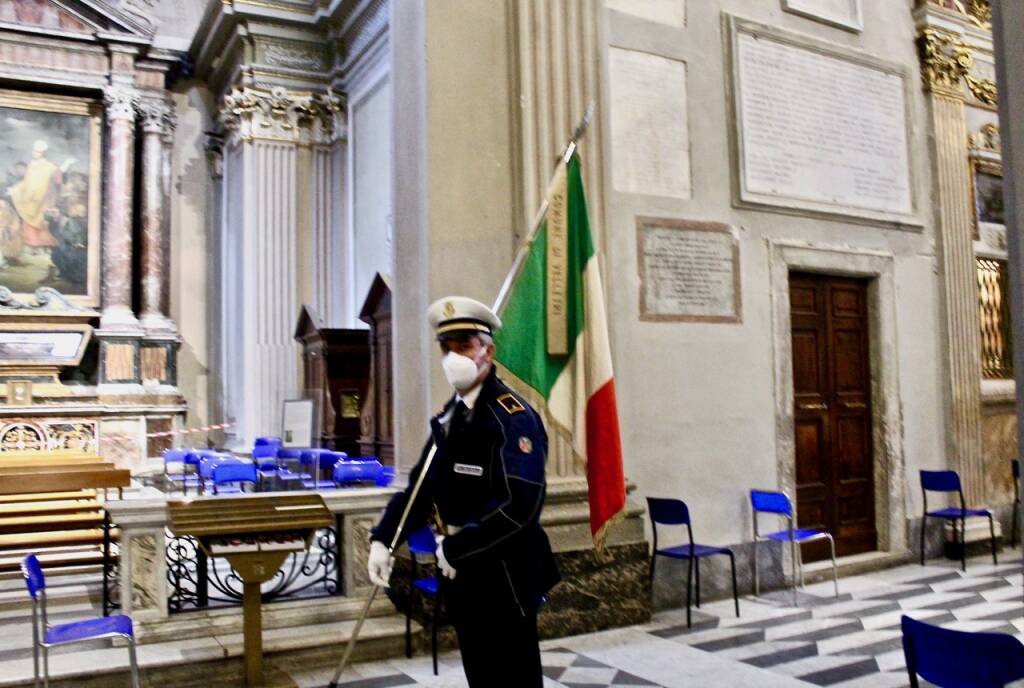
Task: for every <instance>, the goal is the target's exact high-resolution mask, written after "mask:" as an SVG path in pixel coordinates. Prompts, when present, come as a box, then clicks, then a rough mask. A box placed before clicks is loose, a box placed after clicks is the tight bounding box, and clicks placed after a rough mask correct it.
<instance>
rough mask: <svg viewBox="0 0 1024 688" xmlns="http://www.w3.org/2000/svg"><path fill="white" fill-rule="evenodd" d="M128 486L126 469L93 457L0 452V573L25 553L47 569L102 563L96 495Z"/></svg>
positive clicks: (102, 536)
mask: <svg viewBox="0 0 1024 688" xmlns="http://www.w3.org/2000/svg"><path fill="white" fill-rule="evenodd" d="M130 484H131V473H130V471H128V470H125V469H120V468H117V467H116V466H115V465H114V464H113V463H111V462H109V461H103V460H102V459H101V458H100V457H99V456H96V455H91V454H86V453H83V452H75V451H68V450H60V451H53V452H17V453H14V452H10V453H8V452H5V453H0V572H2V571H11V570H17V568H18V566H19V564H20V560H21V557H23V556H24V555H25V554H26V553H27V552H29V551H31V552H35V553H36V554H38V555H39V558H40V561H41V562H42V563H43V566H44V567H47V568H51V567H54V566H73V565H84V564H96V563H101V562H102V561H103V549H104V543H105V531H104V518H105V512H104V508H103V501H102V500H101V499H100V498H99V495H98V492H97V491H98V490H99V489H103V490H104V492H106V491H107V490H108V489H109V488H117V490H118V493H119V494H120V492H121V490H122V489H123V488H125V487H128V486H129V485H130ZM111 538H112V539H116V538H117V532H116V531H112V532H111Z"/></svg>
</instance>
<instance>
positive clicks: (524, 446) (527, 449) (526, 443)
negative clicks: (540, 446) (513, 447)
mask: <svg viewBox="0 0 1024 688" xmlns="http://www.w3.org/2000/svg"><path fill="white" fill-rule="evenodd" d="M519 451H521V452H523V453H524V454H530V453H532V452H533V442H532V441H530V438H529V437H520V438H519Z"/></svg>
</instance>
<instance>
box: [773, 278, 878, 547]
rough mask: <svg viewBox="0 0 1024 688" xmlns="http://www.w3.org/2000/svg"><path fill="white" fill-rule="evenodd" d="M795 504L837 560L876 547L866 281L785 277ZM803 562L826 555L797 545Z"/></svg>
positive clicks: (807, 525) (804, 523)
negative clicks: (824, 533)
mask: <svg viewBox="0 0 1024 688" xmlns="http://www.w3.org/2000/svg"><path fill="white" fill-rule="evenodd" d="M789 284H790V288H789V298H790V308H791V317H792V337H793V391H794V395H793V396H794V406H795V408H794V414H793V415H794V419H795V439H796V506H797V522H798V524H799V527H801V528H824V529H826V530H828V531H829V532H830V533H832V535H833V536H834V537H835V539H836V554H837V555H838V556H844V555H849V554H857V553H859V552H867V551H871V550H874V549H876V548H877V545H878V534H877V531H876V528H875V499H874V479H873V467H874V466H873V464H874V457H873V450H872V445H873V443H872V431H871V371H870V365H869V364H870V360H869V355H868V351H869V340H868V308H867V282H866V281H862V280H856V279H848V278H841V277H831V276H825V275H813V274H801V273H791V274H790V281H789ZM803 555H804V560H805V561H815V560H817V559H822V558H825V557H827V556H828V555H829V551H828V543H827V542H825V541H822V542H818V543H814V544H809V545H806V546H804V548H803Z"/></svg>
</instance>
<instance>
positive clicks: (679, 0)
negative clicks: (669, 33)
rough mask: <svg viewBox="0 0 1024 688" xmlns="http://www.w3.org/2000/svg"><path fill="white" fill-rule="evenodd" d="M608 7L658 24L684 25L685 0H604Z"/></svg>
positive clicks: (680, 26)
mask: <svg viewBox="0 0 1024 688" xmlns="http://www.w3.org/2000/svg"><path fill="white" fill-rule="evenodd" d="M605 5H606V6H607V7H608V9H612V10H617V11H619V12H625V13H626V14H632V15H634V16H636V17H641V18H643V19H649V20H650V21H653V22H658V23H659V24H668V25H669V26H675V27H678V28H683V27H684V26H686V2H685V0H605Z"/></svg>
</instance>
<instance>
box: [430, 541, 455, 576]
mask: <svg viewBox="0 0 1024 688" xmlns="http://www.w3.org/2000/svg"><path fill="white" fill-rule="evenodd" d="M434 541H435V542H436V543H437V551H436V552H435V556H436V557H437V568H439V569H441V575H442V576H444V577H445V578H450V579H454V578H455V567H454V566H452V565H451V564H449V563H448V560H447V559H445V558H444V546H443V545H442V543H443V542H444V535H435V536H434Z"/></svg>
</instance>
